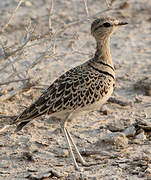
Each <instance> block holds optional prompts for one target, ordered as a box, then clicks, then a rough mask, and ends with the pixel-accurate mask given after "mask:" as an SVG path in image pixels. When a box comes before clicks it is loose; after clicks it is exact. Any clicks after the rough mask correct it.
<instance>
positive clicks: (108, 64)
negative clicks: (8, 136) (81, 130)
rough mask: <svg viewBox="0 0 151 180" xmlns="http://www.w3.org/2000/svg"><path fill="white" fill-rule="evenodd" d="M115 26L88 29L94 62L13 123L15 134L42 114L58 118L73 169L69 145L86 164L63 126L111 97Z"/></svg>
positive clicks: (64, 78) (108, 21) (106, 23)
mask: <svg viewBox="0 0 151 180" xmlns="http://www.w3.org/2000/svg"><path fill="white" fill-rule="evenodd" d="M124 24H126V23H119V25H124ZM117 25H118V21H117V20H116V19H113V18H100V19H97V20H95V21H94V22H93V23H92V25H91V34H92V35H93V36H94V38H95V39H96V42H97V49H96V53H95V55H94V58H92V59H90V60H88V61H87V62H85V63H83V64H82V65H79V66H77V67H75V68H72V69H70V70H69V71H67V72H66V73H64V74H63V75H61V76H60V77H59V78H58V79H56V80H55V81H54V82H53V83H52V84H51V85H50V87H49V88H48V89H46V90H45V91H44V93H43V94H42V95H41V96H40V97H39V98H38V99H37V100H36V101H35V102H34V103H33V104H31V105H30V106H29V107H27V108H26V109H25V110H24V111H23V112H22V113H21V114H20V115H19V116H18V117H17V118H16V120H15V123H19V125H18V126H17V129H16V131H19V130H21V129H22V127H24V126H25V125H26V124H27V123H28V122H29V121H31V120H32V119H34V118H36V117H38V116H41V115H43V114H48V115H51V116H55V117H57V118H59V119H60V124H61V128H62V130H63V132H64V135H65V138H66V141H67V143H68V146H69V150H70V152H71V155H72V158H73V162H74V165H75V168H76V169H79V168H78V165H77V163H76V160H75V157H74V155H73V152H72V149H71V147H70V146H71V144H72V145H73V146H74V148H75V149H76V151H77V154H78V156H79V158H80V161H81V162H82V164H85V161H84V160H83V158H82V157H81V155H80V153H79V151H78V150H77V147H76V146H75V144H74V142H73V140H72V138H71V135H70V133H69V132H68V130H67V128H66V127H65V122H66V120H67V119H68V117H69V116H70V115H71V114H74V113H78V112H81V111H84V110H94V109H97V108H100V106H101V105H102V104H103V103H104V102H105V101H106V100H107V99H108V98H109V97H110V95H111V94H112V91H113V86H114V83H115V74H114V67H113V62H112V57H111V54H110V47H109V38H110V35H111V34H112V32H113V30H114V28H115V26H117ZM62 122H63V123H62ZM62 124H63V125H62ZM69 141H70V142H69ZM70 143H71V144H70Z"/></svg>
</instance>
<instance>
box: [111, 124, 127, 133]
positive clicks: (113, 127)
mask: <svg viewBox="0 0 151 180" xmlns="http://www.w3.org/2000/svg"><path fill="white" fill-rule="evenodd" d="M108 129H109V130H110V131H112V132H117V131H123V130H124V125H123V124H121V123H111V124H109V125H108Z"/></svg>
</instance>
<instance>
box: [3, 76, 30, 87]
mask: <svg viewBox="0 0 151 180" xmlns="http://www.w3.org/2000/svg"><path fill="white" fill-rule="evenodd" d="M20 81H29V78H26V79H18V80H12V81H6V82H2V83H0V86H3V85H8V84H11V83H15V82H20Z"/></svg>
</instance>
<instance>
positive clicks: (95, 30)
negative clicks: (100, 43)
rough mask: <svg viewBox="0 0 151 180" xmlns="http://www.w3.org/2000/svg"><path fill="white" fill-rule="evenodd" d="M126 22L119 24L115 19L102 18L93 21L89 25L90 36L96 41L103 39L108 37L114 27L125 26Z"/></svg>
mask: <svg viewBox="0 0 151 180" xmlns="http://www.w3.org/2000/svg"><path fill="white" fill-rule="evenodd" d="M126 24H128V23H127V22H120V21H118V20H117V19H115V18H111V17H102V18H98V19H96V20H94V21H93V22H92V25H91V34H92V35H93V36H94V37H95V38H96V39H104V38H106V37H109V36H110V35H111V34H112V33H113V32H114V30H115V29H116V27H118V26H121V25H126Z"/></svg>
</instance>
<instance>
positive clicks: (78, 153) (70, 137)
mask: <svg viewBox="0 0 151 180" xmlns="http://www.w3.org/2000/svg"><path fill="white" fill-rule="evenodd" d="M65 129H66V132H67V135H68V137H69V139H70V141H71V143H72V145H73V146H74V148H75V151H76V153H77V155H78V156H79V159H80V162H81V164H82V165H86V162H85V160H84V159H83V157H82V156H81V154H80V152H79V150H78V148H77V146H76V145H75V143H74V141H73V138H72V136H71V134H70V132H69V131H68V129H67V128H65Z"/></svg>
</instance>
